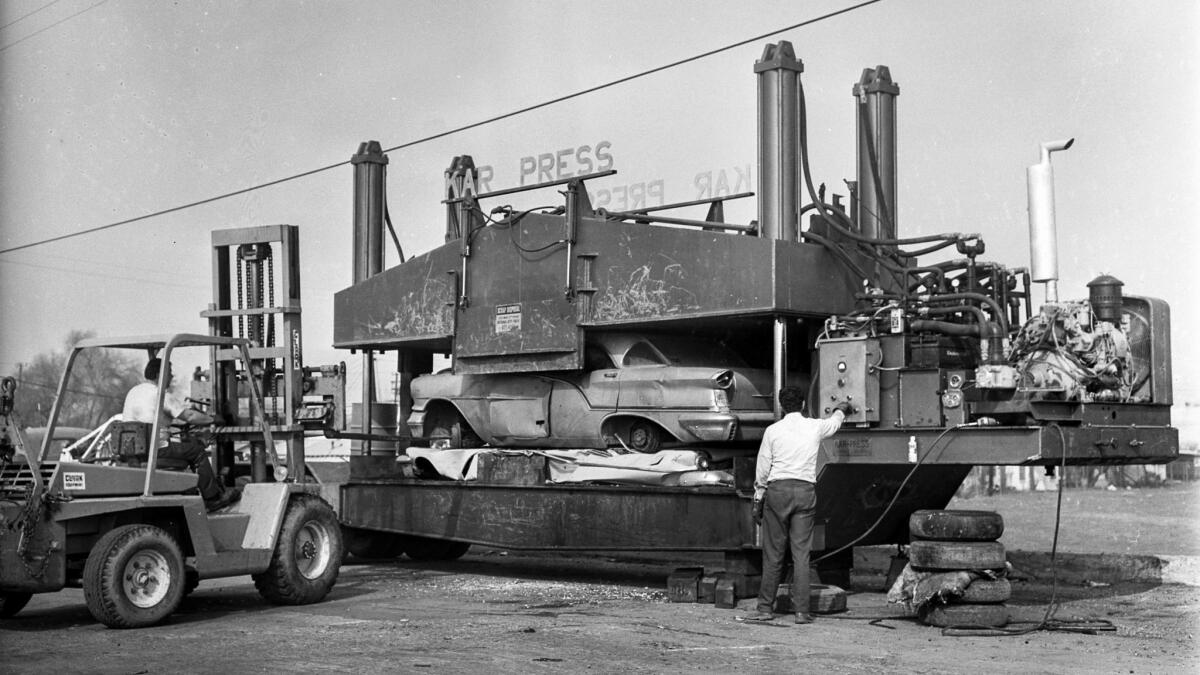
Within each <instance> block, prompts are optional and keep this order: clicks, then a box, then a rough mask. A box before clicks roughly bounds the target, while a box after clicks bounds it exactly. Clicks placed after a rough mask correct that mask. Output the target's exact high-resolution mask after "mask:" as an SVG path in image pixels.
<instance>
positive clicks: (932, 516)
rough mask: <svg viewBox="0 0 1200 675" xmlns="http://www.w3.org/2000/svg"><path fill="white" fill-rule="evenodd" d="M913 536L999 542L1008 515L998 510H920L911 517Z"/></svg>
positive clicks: (943, 539) (910, 530)
mask: <svg viewBox="0 0 1200 675" xmlns="http://www.w3.org/2000/svg"><path fill="white" fill-rule="evenodd" d="M908 531H909V534H911V535H912V538H913V539H934V540H940V541H996V540H997V539H999V538H1000V535H1002V534H1004V518H1002V517H1001V516H1000V514H999V513H996V512H995V511H939V510H924V511H916V512H915V513H913V514H912V515H911V516H909V517H908Z"/></svg>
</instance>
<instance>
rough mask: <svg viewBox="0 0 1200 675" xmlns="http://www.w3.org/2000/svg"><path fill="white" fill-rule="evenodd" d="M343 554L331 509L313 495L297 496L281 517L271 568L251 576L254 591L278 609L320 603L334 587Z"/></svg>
mask: <svg viewBox="0 0 1200 675" xmlns="http://www.w3.org/2000/svg"><path fill="white" fill-rule="evenodd" d="M342 552H343V544H342V530H341V526H340V525H339V524H338V521H337V515H336V514H335V513H334V512H333V507H332V506H330V505H329V504H328V503H327V502H326V501H325V500H324V499H321V498H320V497H317V496H315V495H310V494H300V495H296V496H294V497H292V499H291V502H290V503H289V504H288V506H287V511H286V512H285V513H284V514H283V523H282V524H281V525H280V526H279V536H278V537H277V538H276V541H275V552H274V553H273V554H272V555H271V563H270V565H269V566H268V567H267V569H266V571H264V572H260V573H258V574H255V575H253V579H254V587H255V588H257V589H258V592H259V595H262V596H263V597H264V598H266V599H267V600H269V601H271V602H274V603H276V604H280V605H307V604H311V603H314V602H320V601H321V600H322V599H324V598H325V596H326V595H328V594H329V590H330V589H331V588H333V585H334V584H335V583H337V578H338V572H339V571H340V568H341V565H342Z"/></svg>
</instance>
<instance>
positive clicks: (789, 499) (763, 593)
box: [758, 480, 817, 614]
mask: <svg viewBox="0 0 1200 675" xmlns="http://www.w3.org/2000/svg"><path fill="white" fill-rule="evenodd" d="M816 509H817V491H816V486H814V485H813V484H812V483H809V482H808V481H803V480H777V481H771V483H769V484H768V485H767V494H766V500H765V504H764V508H763V520H762V533H763V544H762V550H763V575H762V585H761V586H760V587H759V591H758V611H760V612H770V611H772V608H773V607H774V604H775V592H776V591H777V590H779V576H780V574H782V572H783V557H784V552H785V551H786V550H787V547H788V545H789V544H791V547H792V608H793V610H792V611H794V612H796V613H797V614H808V613H809V612H808V585H809V582H808V550H809V546H810V544H811V543H812V528H813V514H814V513H815V512H816Z"/></svg>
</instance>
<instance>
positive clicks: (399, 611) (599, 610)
mask: <svg viewBox="0 0 1200 675" xmlns="http://www.w3.org/2000/svg"><path fill="white" fill-rule="evenodd" d="M677 562H678V561H674V562H673V561H654V562H647V561H634V560H629V559H618V558H611V557H596V556H591V557H587V556H574V557H566V556H559V555H518V554H515V553H514V554H503V553H500V552H497V551H486V550H485V551H482V552H472V553H469V554H468V555H467V556H466V557H465V558H463V559H462V560H459V561H457V562H453V563H436V564H429V563H415V562H411V561H407V560H399V561H395V562H386V563H370V564H366V563H359V564H355V563H350V564H347V565H346V566H345V567H343V569H342V575H341V578H340V580H339V582H338V584H337V586H336V587H335V588H334V590H333V593H332V594H331V595H330V597H329V598H328V599H327V600H326V601H325V602H323V603H321V604H317V605H311V606H306V607H275V606H271V605H268V604H266V603H265V602H263V601H262V600H261V599H260V598H259V597H258V595H257V593H256V592H255V590H254V587H253V585H252V584H251V583H250V580H249V579H248V578H246V577H241V578H235V579H230V580H219V581H205V582H203V583H202V584H201V585H200V588H199V589H198V590H197V591H195V592H194V593H193V594H192V595H191V596H190V597H189V598H187V599H186V600H185V601H184V605H183V607H182V608H181V610H180V611H179V612H178V613H177V614H176V615H175V616H174V617H172V619H170V620H169V621H168V622H167V623H166V624H164V625H161V626H157V627H154V628H149V629H143V630H136V631H119V630H110V629H105V628H104V627H103V626H101V625H100V624H97V623H96V622H95V621H93V620H92V618H91V616H90V615H89V614H88V612H87V609H86V608H85V606H84V602H83V592H82V591H80V590H78V589H69V590H66V591H63V592H61V593H57V594H50V595H44V596H35V597H34V599H33V601H32V602H31V603H30V604H29V606H28V607H27V608H26V609H25V610H24V611H23V612H21V614H19V615H18V616H17V617H16V618H14V619H9V620H6V621H4V622H2V623H0V672H14V673H18V672H19V673H55V674H59V673H206V674H208V675H211V674H212V673H255V672H263V673H278V672H295V673H321V672H331V673H333V672H337V673H343V672H355V673H384V672H426V671H428V672H454V673H457V672H472V673H493V672H513V673H516V672H520V673H526V672H542V671H544V672H580V671H591V672H614V673H615V672H622V673H625V672H635V673H636V672H746V673H771V672H818V671H824V672H831V673H859V672H861V673H877V672H912V673H961V672H988V673H1097V672H1103V673H1194V672H1197V670H1198V669H1200V650H1198V648H1197V640H1196V637H1197V634H1198V631H1200V588H1190V587H1184V586H1146V585H1140V586H1139V585H1123V586H1113V587H1105V588H1080V587H1064V588H1060V591H1059V600H1060V601H1062V605H1061V607H1060V609H1059V610H1058V612H1057V614H1056V615H1055V616H1056V618H1058V619H1071V618H1089V619H1105V620H1108V621H1110V622H1111V623H1112V625H1113V626H1114V627H1115V631H1113V632H1106V633H1101V634H1098V635H1081V634H1072V633H1065V632H1045V631H1039V632H1035V633H1031V634H1028V635H1023V636H1019V637H947V636H943V635H942V634H941V632H940V630H939V629H936V628H930V627H927V626H924V625H921V624H918V623H917V622H915V621H914V620H912V619H907V618H895V617H898V616H899V614H900V612H899V610H898V608H896V607H894V606H889V605H887V602H886V598H885V596H884V594H883V593H881V592H880V588H881V586H882V584H883V580H882V578H870V577H856V578H855V584H854V587H853V588H852V589H851V590H852V594H851V595H850V597H849V606H850V610H849V611H848V612H846V613H844V614H840V615H836V616H826V617H818V618H817V621H816V623H814V624H812V625H808V626H795V625H793V624H791V623H790V622H787V621H786V620H785V619H782V618H781V619H778V620H777V621H776V622H775V623H773V624H767V625H755V624H747V623H742V622H740V621H738V620H737V617H738V616H739V615H740V614H742V613H743V612H745V611H747V610H748V609H751V608H752V605H753V601H752V600H744V601H742V603H741V606H740V607H739V608H738V609H737V610H732V609H720V608H717V607H715V606H713V605H698V604H672V603H668V602H667V601H666V593H665V579H666V575H667V574H668V573H669V572H670V571H671V569H672V568H673V567H674V566H676V564H677ZM1014 587H1015V591H1014V599H1013V601H1012V602H1011V603H1010V605H1011V607H1012V608H1013V612H1014V614H1015V615H1016V618H1018V619H1021V620H1031V621H1036V620H1039V619H1041V618H1042V617H1043V616H1044V615H1045V611H1046V605H1047V603H1048V601H1049V599H1050V593H1051V589H1050V587H1048V586H1033V585H1030V584H1028V583H1022V582H1018V583H1016V584H1014ZM873 619H882V620H881V621H876V622H874V623H872V620H873Z"/></svg>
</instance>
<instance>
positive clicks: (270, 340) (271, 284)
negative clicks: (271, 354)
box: [267, 249, 275, 347]
mask: <svg viewBox="0 0 1200 675" xmlns="http://www.w3.org/2000/svg"><path fill="white" fill-rule="evenodd" d="M274 306H275V256H273V255H270V249H268V253H267V307H274ZM267 320H268V321H270V324H268V325H267V346H268V347H274V346H275V315H274V314H268V315H267Z"/></svg>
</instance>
